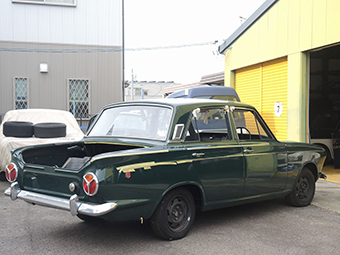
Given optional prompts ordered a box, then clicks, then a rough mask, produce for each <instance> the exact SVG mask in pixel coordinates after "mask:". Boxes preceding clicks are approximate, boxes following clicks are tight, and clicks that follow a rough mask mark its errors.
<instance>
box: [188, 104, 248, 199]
mask: <svg viewBox="0 0 340 255" xmlns="http://www.w3.org/2000/svg"><path fill="white" fill-rule="evenodd" d="M195 115H196V116H193V118H192V120H191V123H190V127H189V130H188V133H187V138H186V140H185V146H186V151H187V155H188V157H189V158H191V159H192V167H193V168H194V170H195V171H196V174H197V176H198V178H199V179H200V181H201V183H202V185H203V188H204V190H205V194H206V198H207V200H208V202H213V201H223V200H228V199H232V198H238V197H241V196H242V193H243V187H244V175H245V173H244V161H243V148H242V147H241V146H240V145H239V144H238V142H237V140H235V139H232V136H231V134H230V128H229V124H228V122H227V115H226V112H225V110H224V109H220V108H206V109H199V112H198V113H197V114H195Z"/></svg>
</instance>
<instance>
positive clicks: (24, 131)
mask: <svg viewBox="0 0 340 255" xmlns="http://www.w3.org/2000/svg"><path fill="white" fill-rule="evenodd" d="M2 132H3V134H4V135H5V136H9V137H32V136H33V123H32V122H27V121H6V122H5V123H4V125H3V131H2Z"/></svg>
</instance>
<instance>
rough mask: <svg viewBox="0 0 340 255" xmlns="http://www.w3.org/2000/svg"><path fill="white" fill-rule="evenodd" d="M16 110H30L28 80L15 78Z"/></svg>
mask: <svg viewBox="0 0 340 255" xmlns="http://www.w3.org/2000/svg"><path fill="white" fill-rule="evenodd" d="M13 83H14V86H13V87H14V109H16V110H18V109H28V96H29V94H28V91H29V90H28V78H22V77H14V81H13Z"/></svg>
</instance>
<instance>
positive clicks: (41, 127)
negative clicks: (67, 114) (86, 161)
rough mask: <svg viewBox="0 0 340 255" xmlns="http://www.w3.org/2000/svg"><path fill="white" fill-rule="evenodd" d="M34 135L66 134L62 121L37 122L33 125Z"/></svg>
mask: <svg viewBox="0 0 340 255" xmlns="http://www.w3.org/2000/svg"><path fill="white" fill-rule="evenodd" d="M34 136H35V137H38V138H55V137H65V136H66V125H65V124H64V123H52V122H51V123H38V124H35V125H34Z"/></svg>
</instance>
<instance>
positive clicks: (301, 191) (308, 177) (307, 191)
mask: <svg viewBox="0 0 340 255" xmlns="http://www.w3.org/2000/svg"><path fill="white" fill-rule="evenodd" d="M314 194H315V178H314V175H313V173H312V172H311V170H309V169H308V168H303V169H302V171H301V173H300V175H299V177H298V179H297V182H296V184H295V186H294V189H293V190H292V192H291V193H290V194H288V195H287V196H286V200H287V202H288V204H290V205H292V206H296V207H302V206H307V205H309V204H310V203H311V202H312V200H313V198H314Z"/></svg>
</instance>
